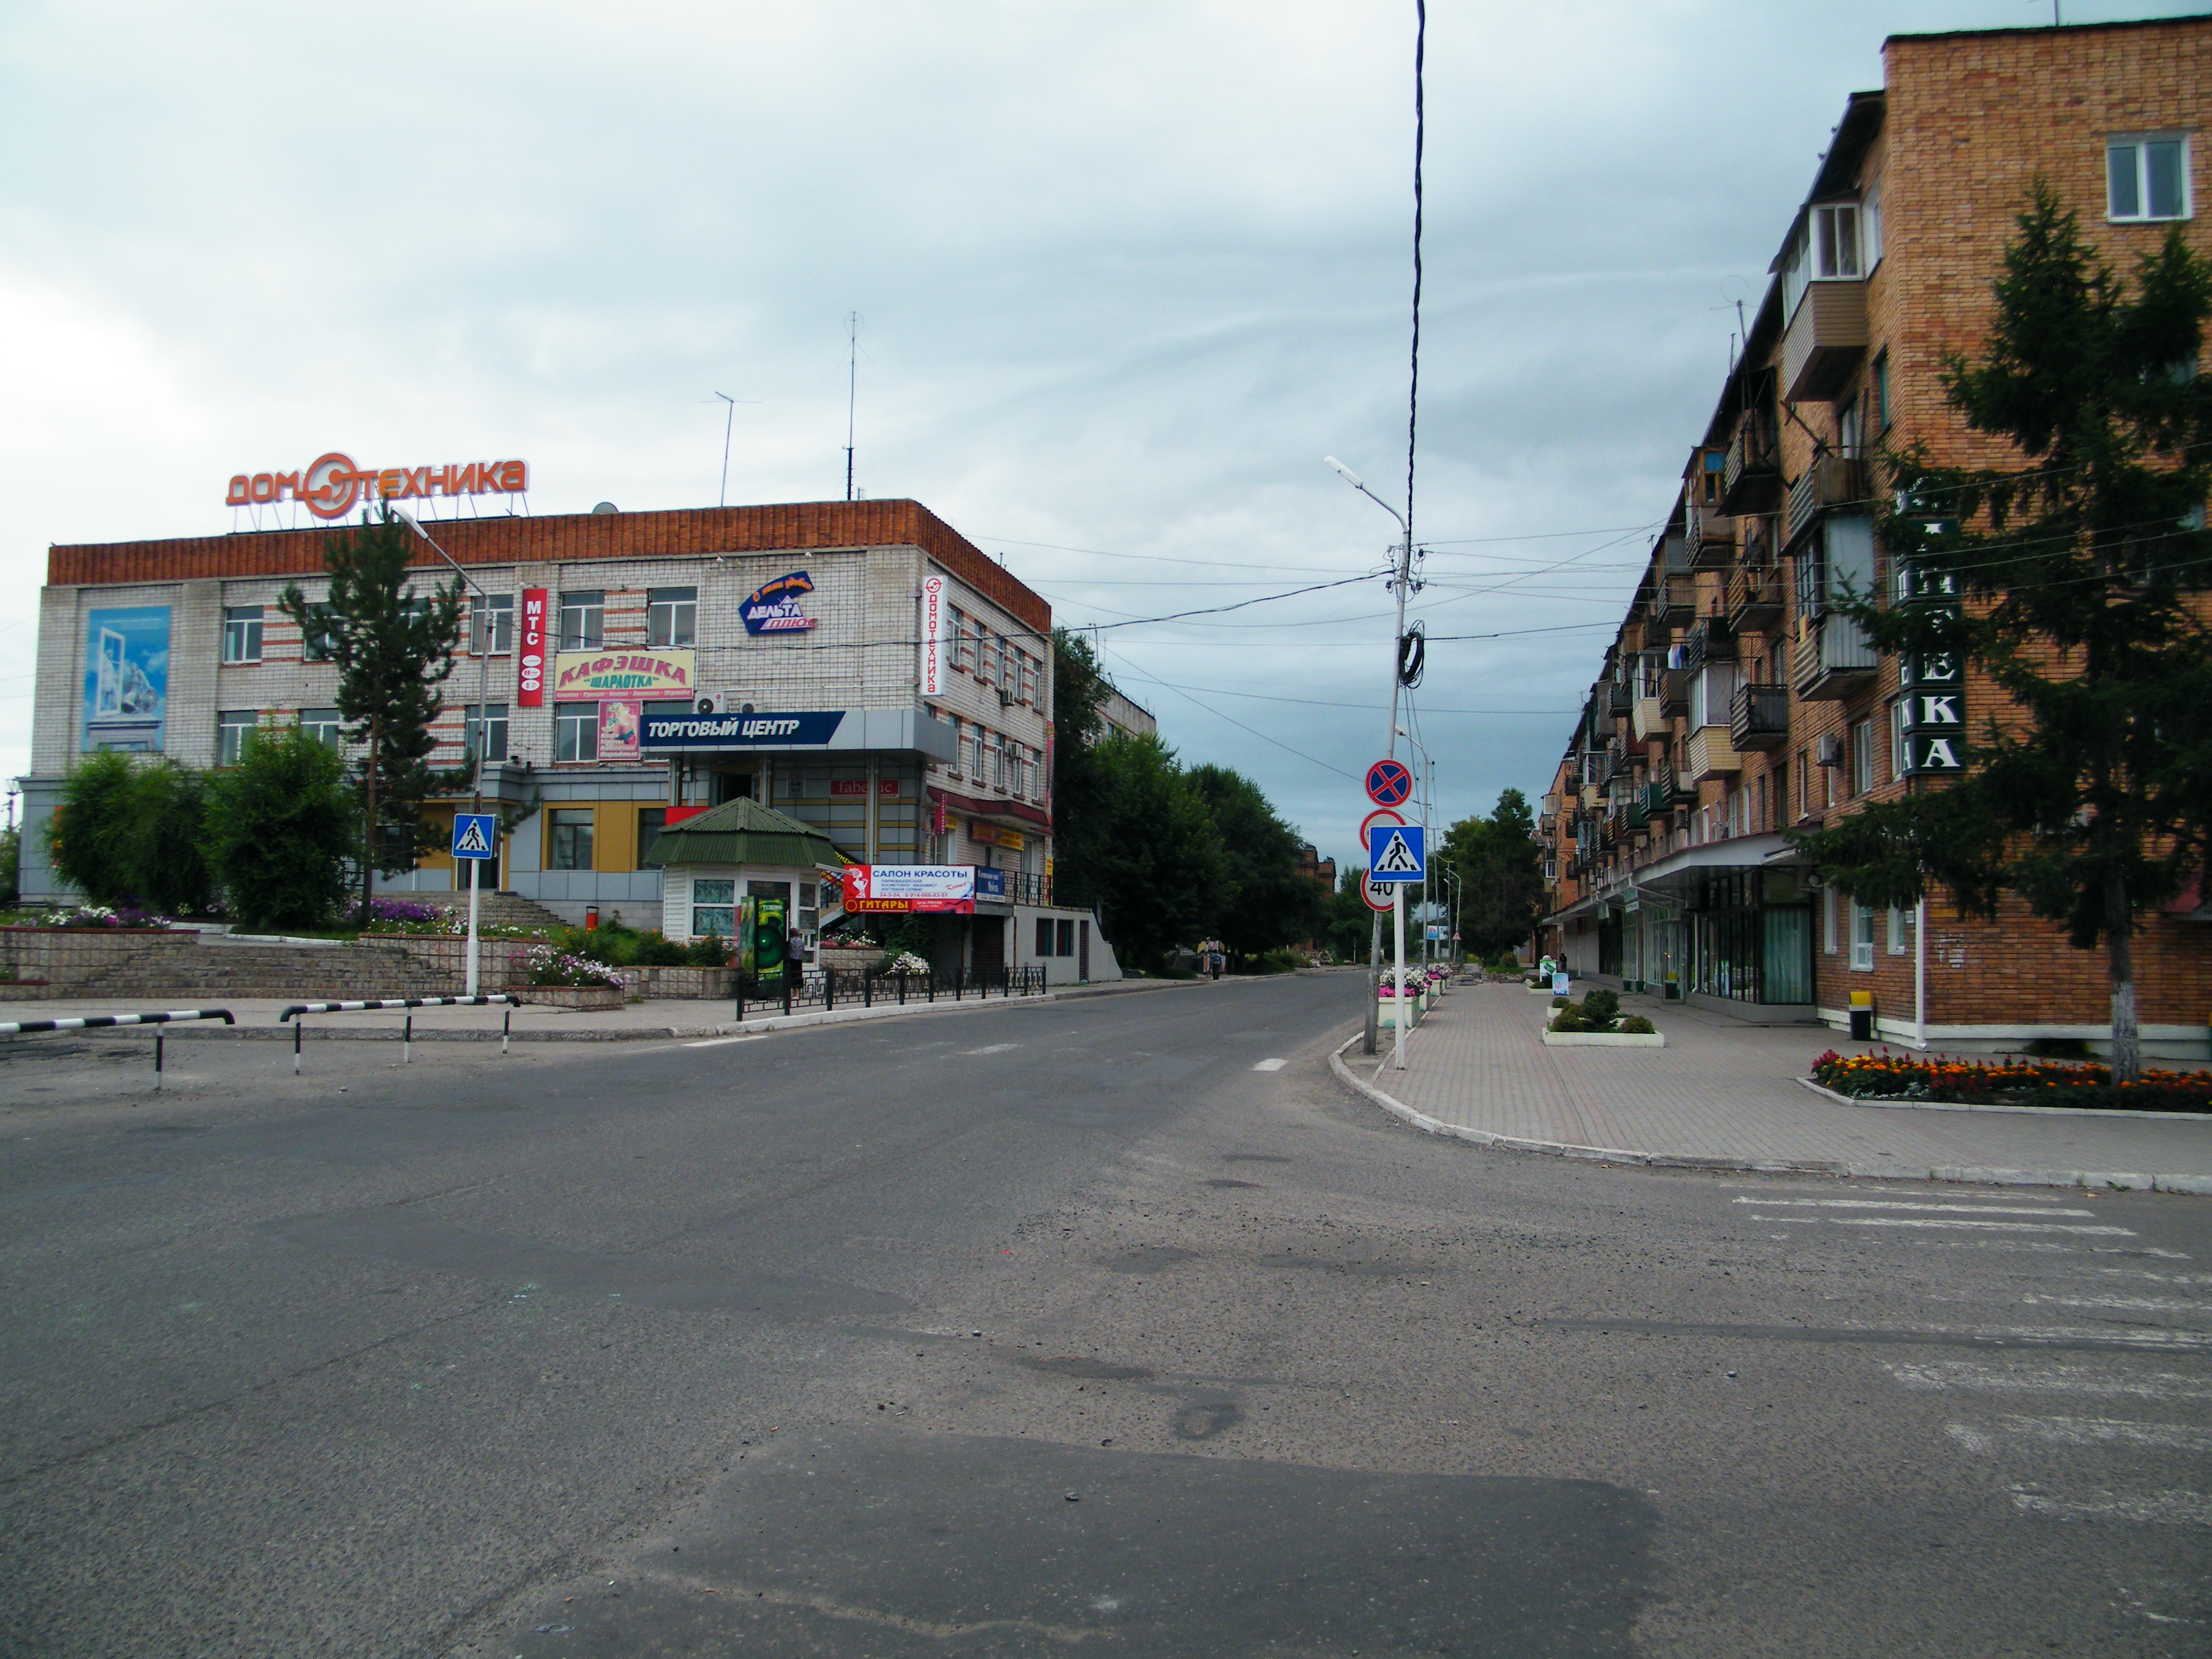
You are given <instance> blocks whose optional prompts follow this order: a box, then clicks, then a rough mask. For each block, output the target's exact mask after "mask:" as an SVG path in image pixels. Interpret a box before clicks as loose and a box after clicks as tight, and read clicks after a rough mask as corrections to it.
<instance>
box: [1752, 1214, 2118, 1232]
mask: <svg viewBox="0 0 2212 1659" xmlns="http://www.w3.org/2000/svg"><path fill="white" fill-rule="evenodd" d="M1751 1219H1752V1220H1753V1221H1792V1220H1796V1219H1799V1218H1797V1217H1794V1216H1786V1215H1755V1216H1753V1217H1752V1218H1751ZM1820 1219H1821V1220H1824V1221H1826V1222H1828V1223H1830V1224H1831V1225H1834V1226H1838V1227H1923V1228H1936V1229H1960V1228H1973V1227H1981V1228H1986V1229H1987V1230H1989V1231H1992V1232H2002V1233H2088V1234H2096V1235H2099V1236H2101V1237H2106V1238H2133V1237H2135V1236H2136V1235H2135V1230H2134V1229H2133V1228H2132V1227H2085V1226H2082V1225H2080V1224H2078V1223H2074V1222H2065V1221H1979V1220H1975V1221H1969V1220H1966V1218H1963V1217H1961V1218H1957V1219H1951V1218H1936V1217H1934V1216H1909V1215H1832V1216H1823V1217H1821V1218H1820Z"/></svg>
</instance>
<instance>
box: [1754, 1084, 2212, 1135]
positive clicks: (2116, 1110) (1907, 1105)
mask: <svg viewBox="0 0 2212 1659" xmlns="http://www.w3.org/2000/svg"><path fill="white" fill-rule="evenodd" d="M1797 1081H1798V1082H1799V1083H1801V1084H1802V1085H1804V1086H1805V1087H1806V1088H1808V1089H1810V1090H1811V1091H1813V1092H1814V1094H1816V1095H1819V1096H1820V1097H1822V1098H1824V1099H1826V1100H1832V1101H1834V1102H1835V1103H1837V1104H1838V1106H1872V1107H1878V1108H1881V1109H1884V1110H1887V1111H1901V1112H2011V1113H2013V1114H2015V1115H2017V1116H2021V1117H2148V1118H2154V1119H2156V1120H2158V1121H2160V1122H2163V1123H2205V1124H2212V1112H2138V1111H2134V1110H2131V1109H2129V1108H2127V1107H2124V1106H2112V1107H2106V1106H1971V1105H1966V1104H1964V1103H1960V1102H1957V1101H1948V1100H1877V1099H1873V1098H1862V1097H1858V1096H1857V1095H1847V1094H1844V1093H1842V1092H1840V1091H1837V1090H1834V1089H1831V1088H1830V1087H1828V1085H1826V1084H1825V1083H1815V1082H1814V1081H1813V1079H1811V1078H1809V1077H1801V1078H1799V1079H1797Z"/></svg>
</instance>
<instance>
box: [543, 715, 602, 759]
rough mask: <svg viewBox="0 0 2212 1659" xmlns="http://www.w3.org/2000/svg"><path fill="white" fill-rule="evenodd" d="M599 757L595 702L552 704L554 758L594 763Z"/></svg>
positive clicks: (597, 716) (597, 718)
mask: <svg viewBox="0 0 2212 1659" xmlns="http://www.w3.org/2000/svg"><path fill="white" fill-rule="evenodd" d="M553 758H554V759H555V760H556V761H593V760H597V759H599V704H597V703H595V702H560V703H556V704H554V705H553Z"/></svg>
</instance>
